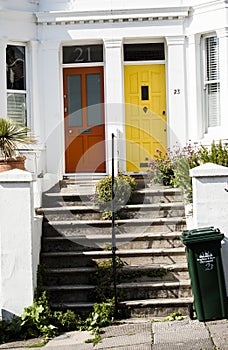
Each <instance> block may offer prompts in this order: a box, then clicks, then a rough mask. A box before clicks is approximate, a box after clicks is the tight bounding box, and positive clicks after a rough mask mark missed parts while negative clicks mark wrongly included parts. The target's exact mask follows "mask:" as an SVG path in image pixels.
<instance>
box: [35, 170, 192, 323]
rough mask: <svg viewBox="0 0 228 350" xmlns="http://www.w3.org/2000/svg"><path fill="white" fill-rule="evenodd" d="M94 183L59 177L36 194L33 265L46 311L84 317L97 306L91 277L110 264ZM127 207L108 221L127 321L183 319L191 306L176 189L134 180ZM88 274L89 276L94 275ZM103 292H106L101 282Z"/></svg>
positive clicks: (181, 210)
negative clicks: (39, 271) (39, 227)
mask: <svg viewBox="0 0 228 350" xmlns="http://www.w3.org/2000/svg"><path fill="white" fill-rule="evenodd" d="M98 180H99V178H98V177H95V178H93V179H91V178H82V177H76V178H74V179H71V178H69V179H67V178H66V179H64V180H63V181H61V182H60V184H58V185H56V186H55V187H54V188H52V189H51V190H50V191H48V192H46V193H45V194H44V199H43V208H41V209H39V214H41V213H42V214H43V216H44V219H43V235H42V251H41V265H42V266H43V270H44V271H43V283H44V288H45V289H46V290H47V293H48V295H49V298H50V302H51V305H52V307H53V308H58V307H59V306H62V307H65V308H70V309H74V310H75V311H76V312H80V313H86V312H88V311H90V310H91V308H92V306H93V304H94V302H96V301H99V300H97V298H98V297H97V295H96V291H97V283H96V278H95V277H96V276H97V274H98V272H99V267H98V266H101V264H102V263H103V264H105V262H106V263H108V262H110V261H111V260H110V259H111V258H112V251H111V221H110V220H108V221H107V220H102V219H101V213H100V211H99V208H97V207H96V206H95V205H94V204H93V203H92V202H91V196H92V195H93V193H94V191H95V184H96V183H97V181H98ZM136 181H137V187H136V190H135V192H134V194H133V197H132V201H131V204H127V205H125V206H124V207H123V208H122V209H121V212H120V219H118V220H116V229H115V232H116V246H117V251H116V255H117V257H118V259H119V260H118V268H117V292H118V296H119V303H120V307H121V309H122V310H123V313H125V314H127V315H134V316H135V315H149V316H151V317H152V316H167V315H168V314H169V313H171V312H175V311H181V312H182V313H183V314H187V312H188V307H189V305H191V303H192V297H191V288H190V281H189V275H188V269H187V262H186V256H185V249H184V246H183V244H182V242H181V239H180V238H181V233H182V231H183V229H185V217H184V205H183V203H182V201H181V194H180V191H179V190H178V189H172V188H165V187H160V186H153V187H150V186H149V185H148V180H147V179H144V178H143V177H141V178H140V177H139V176H138V177H137V178H136ZM94 276H95V277H94ZM104 289H107V290H109V291H110V290H111V289H112V286H111V282H110V280H109V279H108V280H107V284H106V285H104Z"/></svg>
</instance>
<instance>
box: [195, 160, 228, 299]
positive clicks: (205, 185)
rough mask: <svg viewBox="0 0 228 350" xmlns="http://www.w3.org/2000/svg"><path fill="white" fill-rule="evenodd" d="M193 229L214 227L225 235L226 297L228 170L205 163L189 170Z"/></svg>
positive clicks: (227, 277)
mask: <svg viewBox="0 0 228 350" xmlns="http://www.w3.org/2000/svg"><path fill="white" fill-rule="evenodd" d="M190 176H191V177H192V186H193V187H192V190H193V222H194V228H201V227H208V226H214V227H215V228H219V229H220V231H221V232H222V233H224V235H225V239H224V240H223V242H222V258H223V259H222V260H223V266H224V274H225V281H226V290H227V295H228V220H227V217H228V192H227V191H228V168H227V167H223V166H221V165H217V164H212V163H207V164H203V165H200V166H198V167H196V168H193V169H191V170H190Z"/></svg>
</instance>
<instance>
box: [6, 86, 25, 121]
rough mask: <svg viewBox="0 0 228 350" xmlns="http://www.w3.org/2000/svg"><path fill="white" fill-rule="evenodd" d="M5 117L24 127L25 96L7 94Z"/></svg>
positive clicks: (22, 94) (21, 94)
mask: <svg viewBox="0 0 228 350" xmlns="http://www.w3.org/2000/svg"><path fill="white" fill-rule="evenodd" d="M7 115H8V117H9V118H10V119H12V120H14V121H15V122H16V123H17V124H20V125H26V95H25V94H24V93H13V92H11V93H8V94H7Z"/></svg>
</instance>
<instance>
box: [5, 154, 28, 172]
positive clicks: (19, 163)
mask: <svg viewBox="0 0 228 350" xmlns="http://www.w3.org/2000/svg"><path fill="white" fill-rule="evenodd" d="M12 169H21V170H25V157H16V158H7V159H3V158H1V159H0V173H1V172H3V171H8V170H12Z"/></svg>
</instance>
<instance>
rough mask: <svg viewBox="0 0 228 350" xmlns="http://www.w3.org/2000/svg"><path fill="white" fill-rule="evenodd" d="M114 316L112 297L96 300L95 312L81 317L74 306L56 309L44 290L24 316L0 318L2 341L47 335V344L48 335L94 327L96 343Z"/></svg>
mask: <svg viewBox="0 0 228 350" xmlns="http://www.w3.org/2000/svg"><path fill="white" fill-rule="evenodd" d="M113 319H114V301H113V300H108V301H106V302H103V303H101V304H95V305H94V309H93V312H92V313H91V314H90V315H89V316H88V318H86V319H85V320H82V319H81V317H80V316H79V315H77V314H75V313H74V312H73V311H71V310H67V311H54V312H53V311H52V310H51V308H50V305H49V302H48V298H47V296H46V292H43V293H42V295H41V296H40V297H39V298H38V299H35V300H34V302H33V304H32V305H31V306H29V307H26V308H25V309H24V312H23V314H22V316H21V317H15V318H13V319H12V321H11V322H9V321H1V322H0V343H6V342H9V341H13V340H24V339H29V338H38V337H42V338H44V339H45V340H44V341H43V342H42V345H45V343H46V342H47V341H48V339H50V338H52V337H54V336H56V335H58V334H59V333H61V332H68V331H74V330H92V332H93V334H94V336H95V337H94V339H93V340H92V342H93V343H94V344H95V343H96V342H98V341H100V339H101V338H100V335H99V333H100V328H101V327H105V326H107V325H110V324H111V323H112V322H113ZM38 345H40V344H37V346H38ZM32 347H34V345H33V346H32Z"/></svg>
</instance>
